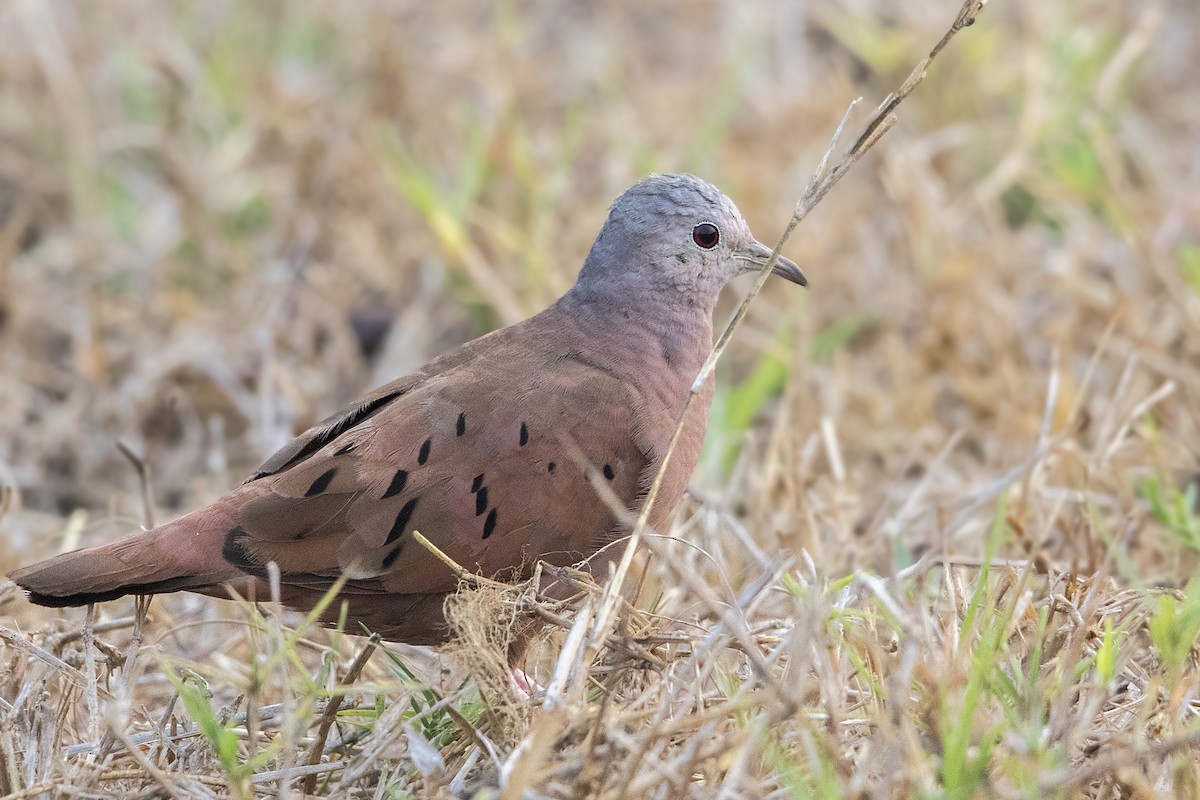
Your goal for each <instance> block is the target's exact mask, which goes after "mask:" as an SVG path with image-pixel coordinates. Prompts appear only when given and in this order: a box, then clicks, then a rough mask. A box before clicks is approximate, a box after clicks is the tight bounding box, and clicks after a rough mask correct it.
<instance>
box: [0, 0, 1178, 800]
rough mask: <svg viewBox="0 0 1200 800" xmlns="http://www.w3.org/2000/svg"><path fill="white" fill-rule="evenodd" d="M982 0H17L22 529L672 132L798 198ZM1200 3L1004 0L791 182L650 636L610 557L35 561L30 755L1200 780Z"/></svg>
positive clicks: (395, 336) (749, 199) (278, 406)
mask: <svg viewBox="0 0 1200 800" xmlns="http://www.w3.org/2000/svg"><path fill="white" fill-rule="evenodd" d="M952 6H953V4H952V3H947V2H936V1H935V0H921V1H920V2H909V3H904V4H896V3H891V2H884V1H883V0H857V2H853V3H834V2H830V1H827V0H814V2H809V3H799V2H797V3H789V2H765V0H764V2H747V3H732V2H727V3H718V2H696V3H663V2H656V1H652V2H646V1H645V0H640V2H614V3H605V4H602V7H600V8H591V7H590V5H589V4H579V3H554V2H512V3H499V4H495V5H494V6H493V5H492V4H482V3H471V2H440V3H420V2H412V3H404V2H361V3H358V2H356V3H344V4H335V3H327V2H316V0H313V2H263V3H258V2H256V3H238V2H219V3H205V2H182V1H180V2H169V3H168V2H158V0H113V2H105V3H69V2H57V3H42V2H37V1H36V0H32V1H31V2H27V3H6V4H3V5H2V6H0V88H2V91H0V376H2V379H0V484H3V485H4V487H5V494H4V495H3V498H4V499H3V503H4V508H5V513H4V514H3V516H2V517H0V536H2V538H0V568H3V569H8V568H11V567H14V566H16V565H17V564H19V563H26V562H28V561H30V560H32V559H35V558H39V557H43V556H46V555H49V554H51V553H53V552H55V551H57V550H59V549H62V548H67V547H73V546H75V545H77V544H79V543H81V542H84V543H86V542H94V541H100V540H102V539H106V538H110V537H114V536H117V535H119V534H123V533H125V532H128V531H129V530H132V529H134V528H136V526H138V525H139V524H145V523H147V522H149V521H151V520H153V519H163V518H166V517H168V516H170V515H173V514H176V513H179V512H181V511H183V510H186V509H190V508H194V507H196V506H198V505H200V504H202V503H205V502H207V501H209V500H212V499H214V498H215V497H217V496H218V495H219V494H221V493H222V492H223V491H225V490H226V489H227V488H229V487H230V486H232V485H234V484H235V483H236V482H238V481H239V480H240V479H241V477H242V476H243V475H244V474H246V473H247V472H248V471H249V470H250V469H251V468H252V467H253V466H254V464H255V463H256V461H257V460H258V459H260V458H262V457H263V456H264V455H265V454H266V453H268V452H269V451H271V450H273V449H274V448H275V447H276V446H277V445H278V444H280V443H281V442H282V441H284V440H285V439H286V438H287V437H288V436H290V435H291V434H292V433H294V432H295V431H298V430H300V429H303V428H304V427H306V426H307V425H308V424H309V423H310V422H312V421H314V420H315V419H318V418H320V417H322V416H324V415H325V414H326V413H328V412H329V411H331V410H333V409H335V408H336V407H338V406H340V405H341V404H343V403H345V402H347V401H349V400H351V399H353V398H354V397H355V396H357V395H359V394H360V393H361V392H362V391H364V390H366V389H368V388H370V387H371V386H373V385H376V384H378V383H381V382H383V381H384V380H386V379H388V378H390V377H393V376H396V375H399V374H402V373H404V372H406V371H408V370H410V369H411V368H413V367H414V366H416V365H419V364H420V363H422V362H424V361H425V360H426V359H427V358H429V357H430V356H432V355H434V354H436V353H437V352H439V351H440V350H442V349H445V348H446V347H448V346H449V345H451V344H454V343H456V342H458V341H462V340H464V339H466V338H469V337H471V336H474V335H477V334H479V333H481V332H483V331H485V330H487V329H489V328H492V327H495V326H497V325H501V324H505V323H508V322H512V321H514V320H516V319H519V318H521V317H523V316H526V315H527V314H529V313H531V312H533V311H535V310H537V309H539V308H541V307H542V306H544V305H545V304H546V303H548V302H549V301H550V300H551V299H553V298H554V297H556V296H557V295H558V294H559V293H560V292H561V291H563V290H564V289H565V288H566V287H567V286H568V285H569V284H570V282H571V281H572V280H573V277H574V273H575V271H576V269H577V266H578V264H579V263H580V261H581V258H582V255H583V254H584V252H585V251H586V248H587V246H588V245H589V244H590V241H591V238H592V237H593V236H594V234H595V232H596V230H597V229H598V227H599V224H600V222H601V220H602V218H603V213H604V209H605V206H606V204H607V203H608V202H609V200H610V199H611V198H612V197H613V196H614V195H615V194H616V193H617V192H619V191H620V190H621V189H622V188H624V187H625V186H626V185H628V184H630V183H632V182H633V181H634V180H636V179H637V178H639V177H641V176H642V175H644V174H645V173H646V172H648V171H650V170H654V169H658V170H671V169H687V170H690V171H693V172H697V173H699V174H701V175H703V176H705V177H707V178H709V179H711V180H713V181H714V182H716V183H717V184H719V185H720V186H722V187H723V188H724V189H725V190H726V191H727V192H728V193H729V194H730V195H731V196H732V197H734V198H735V200H737V202H738V203H739V205H740V206H741V208H742V211H743V212H744V213H745V214H746V216H747V218H748V219H749V220H750V222H751V225H752V227H753V228H754V229H755V230H756V231H757V232H758V234H759V236H760V238H763V239H771V238H772V237H773V236H775V235H777V234H778V232H779V231H780V230H781V229H782V228H783V225H784V224H785V223H786V221H787V217H788V215H789V213H790V212H791V209H792V206H793V204H794V203H795V201H796V199H797V198H798V197H799V195H800V193H801V191H802V190H803V187H804V185H805V183H806V182H807V180H808V176H809V174H810V173H811V171H812V169H813V168H814V166H815V165H816V163H817V162H818V161H819V159H820V157H821V153H822V151H823V150H824V148H825V145H826V142H827V141H828V137H829V133H830V132H831V130H832V129H833V127H834V126H835V125H836V123H837V120H838V119H839V118H840V117H841V114H842V112H843V110H844V108H845V106H846V103H847V102H848V101H849V100H850V99H852V98H853V97H855V96H858V95H863V96H864V97H865V98H866V103H864V105H866V106H871V105H873V104H874V103H875V102H878V101H879V100H880V99H882V98H883V97H884V96H885V95H886V94H887V93H888V92H889V91H892V90H893V89H895V88H896V87H897V86H898V85H899V84H900V82H901V81H902V80H903V79H904V77H905V76H906V75H907V74H908V71H909V69H911V67H912V66H913V65H914V64H915V63H917V61H919V59H920V58H921V57H922V56H924V54H925V53H926V52H927V51H928V48H929V46H930V45H931V44H932V43H934V42H936V41H937V40H938V39H939V38H940V37H941V35H942V33H943V31H944V30H945V28H946V25H947V24H948V22H949V20H950V19H952V18H953V14H954V12H955V10H956V9H955V8H954V7H952ZM1197 29H1200V7H1198V6H1197V5H1196V4H1194V3H1188V2H1184V0H1177V1H1176V2H1154V1H1153V0H1150V1H1149V2H1143V3H1102V2H1099V1H1098V0H1096V1H1094V2H1093V1H1092V0H1077V1H1076V2H1069V3H1054V2H1037V0H993V2H992V5H991V6H989V8H988V11H987V13H986V14H985V15H984V16H983V18H982V19H981V20H980V23H979V24H977V25H975V26H974V27H972V28H971V29H970V30H969V31H967V32H965V33H963V34H962V35H960V37H959V38H958V39H956V40H955V41H954V43H953V44H952V46H951V47H949V48H948V49H947V50H946V51H945V52H944V54H943V55H942V57H941V60H940V61H939V62H938V64H937V65H936V66H935V67H934V69H933V70H932V71H931V73H930V75H929V78H928V80H927V81H926V82H925V84H923V85H922V86H921V87H920V90H919V91H918V92H916V93H915V94H914V95H913V96H912V97H911V98H910V99H909V100H908V101H907V102H906V103H905V105H904V106H902V107H901V109H900V122H899V124H898V125H897V126H896V127H895V128H893V129H892V130H891V131H890V132H889V133H888V134H887V136H886V137H885V138H884V140H883V141H882V143H881V145H880V146H878V147H876V148H875V150H874V151H872V153H871V154H870V155H868V156H867V157H866V158H865V159H863V160H862V161H860V162H859V164H858V165H857V166H856V167H855V169H854V170H852V171H851V172H850V173H849V176H848V177H847V178H846V179H845V180H844V181H843V182H842V183H841V184H840V185H839V186H838V187H837V189H836V191H834V192H833V193H832V194H831V195H830V196H829V197H828V198H827V200H826V201H825V202H823V203H822V204H821V206H820V207H819V208H817V210H816V211H814V212H813V214H812V215H811V216H810V217H809V218H808V219H807V220H806V221H805V222H804V224H802V225H801V226H800V227H799V228H798V229H797V232H796V234H795V235H794V237H793V240H792V242H791V243H790V244H789V247H788V250H787V252H788V254H789V255H790V256H792V257H793V258H795V260H797V261H798V262H800V263H801V264H803V265H805V268H806V271H807V273H808V275H809V277H810V279H811V280H812V284H813V287H812V289H811V291H809V292H808V293H803V292H797V291H787V290H786V289H783V288H780V287H776V286H773V285H772V284H770V283H768V285H767V288H766V291H765V292H764V294H763V296H762V297H761V298H759V300H758V301H757V302H756V305H755V306H754V308H753V310H752V312H751V314H750V317H749V318H748V320H747V323H746V325H745V326H743V328H742V329H741V330H740V332H739V335H738V337H737V338H736V339H735V340H734V343H733V346H732V347H731V349H730V352H729V355H728V356H727V358H726V359H725V360H724V361H723V362H722V365H721V374H720V386H721V389H720V393H719V396H718V399H717V403H716V406H715V408H714V413H713V424H712V428H711V429H710V434H709V441H708V443H707V450H706V456H705V458H704V461H703V463H702V465H701V468H700V469H699V470H698V471H697V474H696V475H695V476H694V480H693V489H694V491H693V495H692V497H691V498H690V499H689V501H688V502H687V503H686V504H685V507H684V508H682V509H681V510H680V514H679V516H678V521H677V525H676V527H675V528H674V529H673V530H672V531H670V532H664V533H669V536H667V535H664V536H661V537H659V536H651V537H649V538H648V539H647V541H646V545H645V547H646V552H647V553H649V554H652V555H651V557H650V559H649V565H648V567H646V569H645V570H644V576H645V577H644V579H643V581H642V583H641V593H640V596H639V597H638V598H637V601H636V604H635V606H634V607H625V608H623V609H622V610H621V614H620V624H619V626H618V628H617V629H616V631H615V632H613V633H612V635H611V636H608V637H607V638H605V637H597V636H595V635H593V632H592V629H591V628H590V627H589V620H590V619H591V617H592V615H593V614H594V613H595V612H596V608H597V606H596V600H597V597H598V595H597V591H598V590H597V589H596V588H595V587H594V586H592V585H589V584H588V583H587V582H586V581H584V582H581V584H580V593H579V596H578V597H577V598H575V600H573V601H572V602H570V603H564V604H561V605H557V606H555V605H551V604H547V603H542V602H538V601H537V600H536V598H533V597H531V596H529V595H528V594H527V593H523V592H521V591H520V590H513V591H511V592H502V591H497V590H495V589H487V590H480V591H470V592H464V593H461V594H460V595H459V596H458V597H457V598H455V600H454V608H453V611H454V618H455V620H456V621H457V625H458V627H459V629H460V631H461V639H460V640H459V642H458V643H457V644H456V645H455V646H453V647H451V648H448V650H447V651H446V652H445V653H443V654H442V655H440V656H438V655H436V654H433V653H431V652H429V651H425V650H420V649H415V648H406V647H403V646H397V645H391V644H387V643H384V644H382V645H380V646H379V647H378V648H377V647H376V646H375V645H374V644H372V643H370V642H369V641H368V640H367V639H365V638H360V637H352V636H344V635H337V634H336V633H331V632H328V631H322V630H316V629H313V628H312V627H311V626H308V625H307V624H305V622H304V620H302V619H300V618H298V617H296V616H294V615H290V614H283V613H280V612H279V610H278V609H273V608H271V607H269V606H268V607H266V608H265V609H263V610H265V611H266V614H265V616H264V615H262V614H259V613H258V612H257V611H256V610H254V609H252V608H249V607H246V606H240V605H235V604H232V603H228V602H218V601H213V600H208V599H203V598H196V597H188V596H181V597H171V598H163V599H157V600H155V601H154V603H153V605H152V606H151V607H150V608H149V612H148V618H147V619H146V620H145V622H144V624H142V622H141V621H140V619H139V616H138V611H140V610H144V609H137V608H135V607H134V603H133V602H132V601H129V602H124V603H110V604H105V605H104V606H102V607H100V608H98V609H96V610H95V616H94V618H92V617H88V615H86V614H85V613H84V612H82V611H79V610H73V611H69V612H66V613H64V614H61V615H60V614H57V613H55V612H51V611H47V610H44V609H37V608H33V607H31V606H29V605H28V604H27V603H26V602H25V601H24V600H23V599H22V598H21V597H20V594H19V592H17V591H16V590H15V588H14V587H13V586H12V585H11V584H0V625H2V626H3V628H2V629H0V794H6V796H8V797H64V798H65V797H115V796H124V797H173V798H198V797H224V796H234V797H251V796H279V797H283V796H297V795H300V794H302V793H303V792H305V791H308V792H312V793H315V794H319V795H328V796H335V797H381V798H404V797H451V796H455V795H457V796H475V797H504V798H521V797H530V798H538V797H552V798H557V797H599V798H612V799H614V800H615V799H616V798H642V797H655V798H677V797H689V798H691V797H695V798H740V797H754V798H758V797H781V798H782V797H880V798H883V797H927V798H970V797H1002V798H1018V797H1029V798H1034V797H1036V798H1042V797H1062V798H1066V797H1076V796H1086V797H1102V798H1131V797H1138V798H1150V797H1162V798H1169V797H1191V796H1197V795H1200V762H1198V759H1197V755H1198V754H1200V721H1198V720H1197V716H1198V712H1200V694H1198V692H1197V689H1198V688H1200V687H1198V675H1200V669H1198V667H1197V661H1196V657H1197V656H1196V652H1195V647H1194V646H1195V642H1196V639H1197V635H1198V633H1200V581H1192V582H1191V583H1189V580H1190V579H1191V578H1192V577H1193V575H1194V574H1195V573H1196V570H1197V566H1198V564H1200V559H1198V558H1197V554H1198V552H1200V508H1198V500H1197V496H1198V494H1200V491H1198V490H1197V486H1198V481H1197V473H1198V470H1200V224H1198V223H1200V201H1198V200H1197V199H1196V191H1195V187H1196V185H1197V183H1198V179H1200V155H1198V152H1197V145H1196V142H1198V141H1200V111H1198V110H1197V109H1200V82H1197V81H1196V79H1195V74H1196V71H1197V69H1198V68H1200V44H1197V40H1196V38H1195V36H1194V31H1195V30H1197ZM864 117H865V112H864V114H863V115H860V117H859V118H857V121H856V122H852V123H851V126H850V129H855V128H856V127H860V126H861V124H862V122H863V118H864ZM738 289H739V291H744V289H745V286H744V285H742V286H740V287H738ZM730 294H731V297H730V298H729V300H730V301H731V302H730V303H729V304H728V305H727V306H726V307H725V308H724V309H723V310H722V311H721V312H720V314H721V315H722V318H723V317H724V315H726V314H727V313H728V311H729V309H731V308H732V306H733V301H735V300H736V297H734V296H733V295H734V294H735V292H731V293H730ZM119 443H124V445H125V450H126V451H127V452H128V453H129V455H128V456H127V455H125V454H123V452H122V448H121V447H119ZM139 465H143V466H144V467H145V468H146V469H147V473H148V481H147V483H146V486H148V490H147V491H145V492H143V483H142V482H141V480H140V479H139V470H138V466H139ZM529 613H537V614H540V615H541V616H542V617H543V618H544V619H546V620H548V621H549V622H550V632H549V633H548V635H547V637H546V638H545V639H544V641H542V642H541V643H540V644H539V646H538V647H537V649H536V651H535V654H534V656H533V657H532V659H531V661H530V663H529V671H530V672H531V673H532V674H533V675H534V677H535V678H536V679H537V680H538V682H539V683H540V684H541V685H542V686H543V687H545V691H544V693H541V694H538V695H536V696H535V697H534V699H533V700H532V701H530V702H529V703H525V704H514V703H512V702H511V701H509V700H508V695H507V694H506V693H505V691H504V690H503V684H502V681H503V670H502V668H501V667H500V666H499V665H500V664H501V663H502V662H500V661H498V659H500V655H499V653H500V650H499V649H498V648H499V645H498V644H497V643H498V642H500V641H502V639H503V636H504V633H505V630H506V627H507V625H508V624H510V623H511V622H512V621H513V620H514V619H515V618H517V616H519V615H522V614H529Z"/></svg>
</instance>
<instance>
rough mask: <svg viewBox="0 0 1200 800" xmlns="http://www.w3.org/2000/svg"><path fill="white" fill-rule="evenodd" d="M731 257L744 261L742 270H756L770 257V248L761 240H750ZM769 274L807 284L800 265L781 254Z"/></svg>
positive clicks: (799, 284)
mask: <svg viewBox="0 0 1200 800" xmlns="http://www.w3.org/2000/svg"><path fill="white" fill-rule="evenodd" d="M733 257H734V258H736V259H738V260H739V261H742V262H744V263H745V265H746V266H745V268H744V269H743V272H749V271H750V270H758V269H762V266H763V264H766V263H767V259H769V258H770V257H771V248H770V247H767V246H766V245H765V244H763V243H762V242H757V241H751V242H750V244H748V245H745V246H744V247H741V248H739V249H738V250H737V251H736V252H735V253H734V254H733ZM771 274H772V275H778V276H779V277H781V278H783V279H784V280H786V281H791V282H792V283H794V284H797V285H798V286H808V278H806V277H804V273H803V272H801V271H800V267H798V266H796V262H794V261H792V260H791V259H790V258H784V257H783V256H782V255H781V256H779V259H778V260H777V261H776V262H775V266H774V267H773V268H772V269H771Z"/></svg>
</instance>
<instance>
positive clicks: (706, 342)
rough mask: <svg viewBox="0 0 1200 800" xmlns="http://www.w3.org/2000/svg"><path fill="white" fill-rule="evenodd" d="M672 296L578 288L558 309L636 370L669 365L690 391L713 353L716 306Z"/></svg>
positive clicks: (566, 297)
mask: <svg viewBox="0 0 1200 800" xmlns="http://www.w3.org/2000/svg"><path fill="white" fill-rule="evenodd" d="M671 291H673V290H668V291H662V290H644V291H624V292H619V293H603V294H602V293H598V292H595V291H589V290H588V289H587V287H580V286H578V285H577V286H576V287H575V288H574V289H572V290H571V291H570V292H568V293H567V294H566V295H564V296H563V297H562V298H561V299H560V300H559V301H558V302H557V303H556V304H555V307H556V308H557V309H558V310H559V311H561V312H562V313H564V315H565V316H566V317H568V318H570V319H572V320H574V324H576V325H578V326H579V327H580V329H581V330H580V332H581V333H583V334H585V335H586V337H587V338H588V339H590V340H592V341H595V342H597V343H598V344H600V343H603V346H604V348H605V351H606V352H609V353H612V354H613V355H614V358H616V359H617V360H619V361H622V362H626V363H625V364H622V365H621V366H628V368H629V369H631V370H638V369H645V367H646V365H648V364H659V363H665V365H666V366H667V367H669V368H670V371H671V372H673V373H676V374H678V375H679V376H680V378H681V380H684V381H685V382H687V384H688V385H689V386H690V382H691V380H693V379H694V378H695V377H696V373H697V372H699V370H700V367H701V365H702V364H703V363H704V359H705V358H706V357H707V356H708V352H709V350H711V349H712V312H713V309H712V306H713V303H712V302H703V301H702V300H700V299H697V298H689V297H679V296H673V295H672V294H671Z"/></svg>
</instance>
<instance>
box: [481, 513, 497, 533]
mask: <svg viewBox="0 0 1200 800" xmlns="http://www.w3.org/2000/svg"><path fill="white" fill-rule="evenodd" d="M494 530H496V509H494V508H493V509H492V510H491V511H490V512H489V513H488V515H487V519H485V520H484V521H483V538H484V539H486V538H487V537H489V536H491V535H492V531H494Z"/></svg>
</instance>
